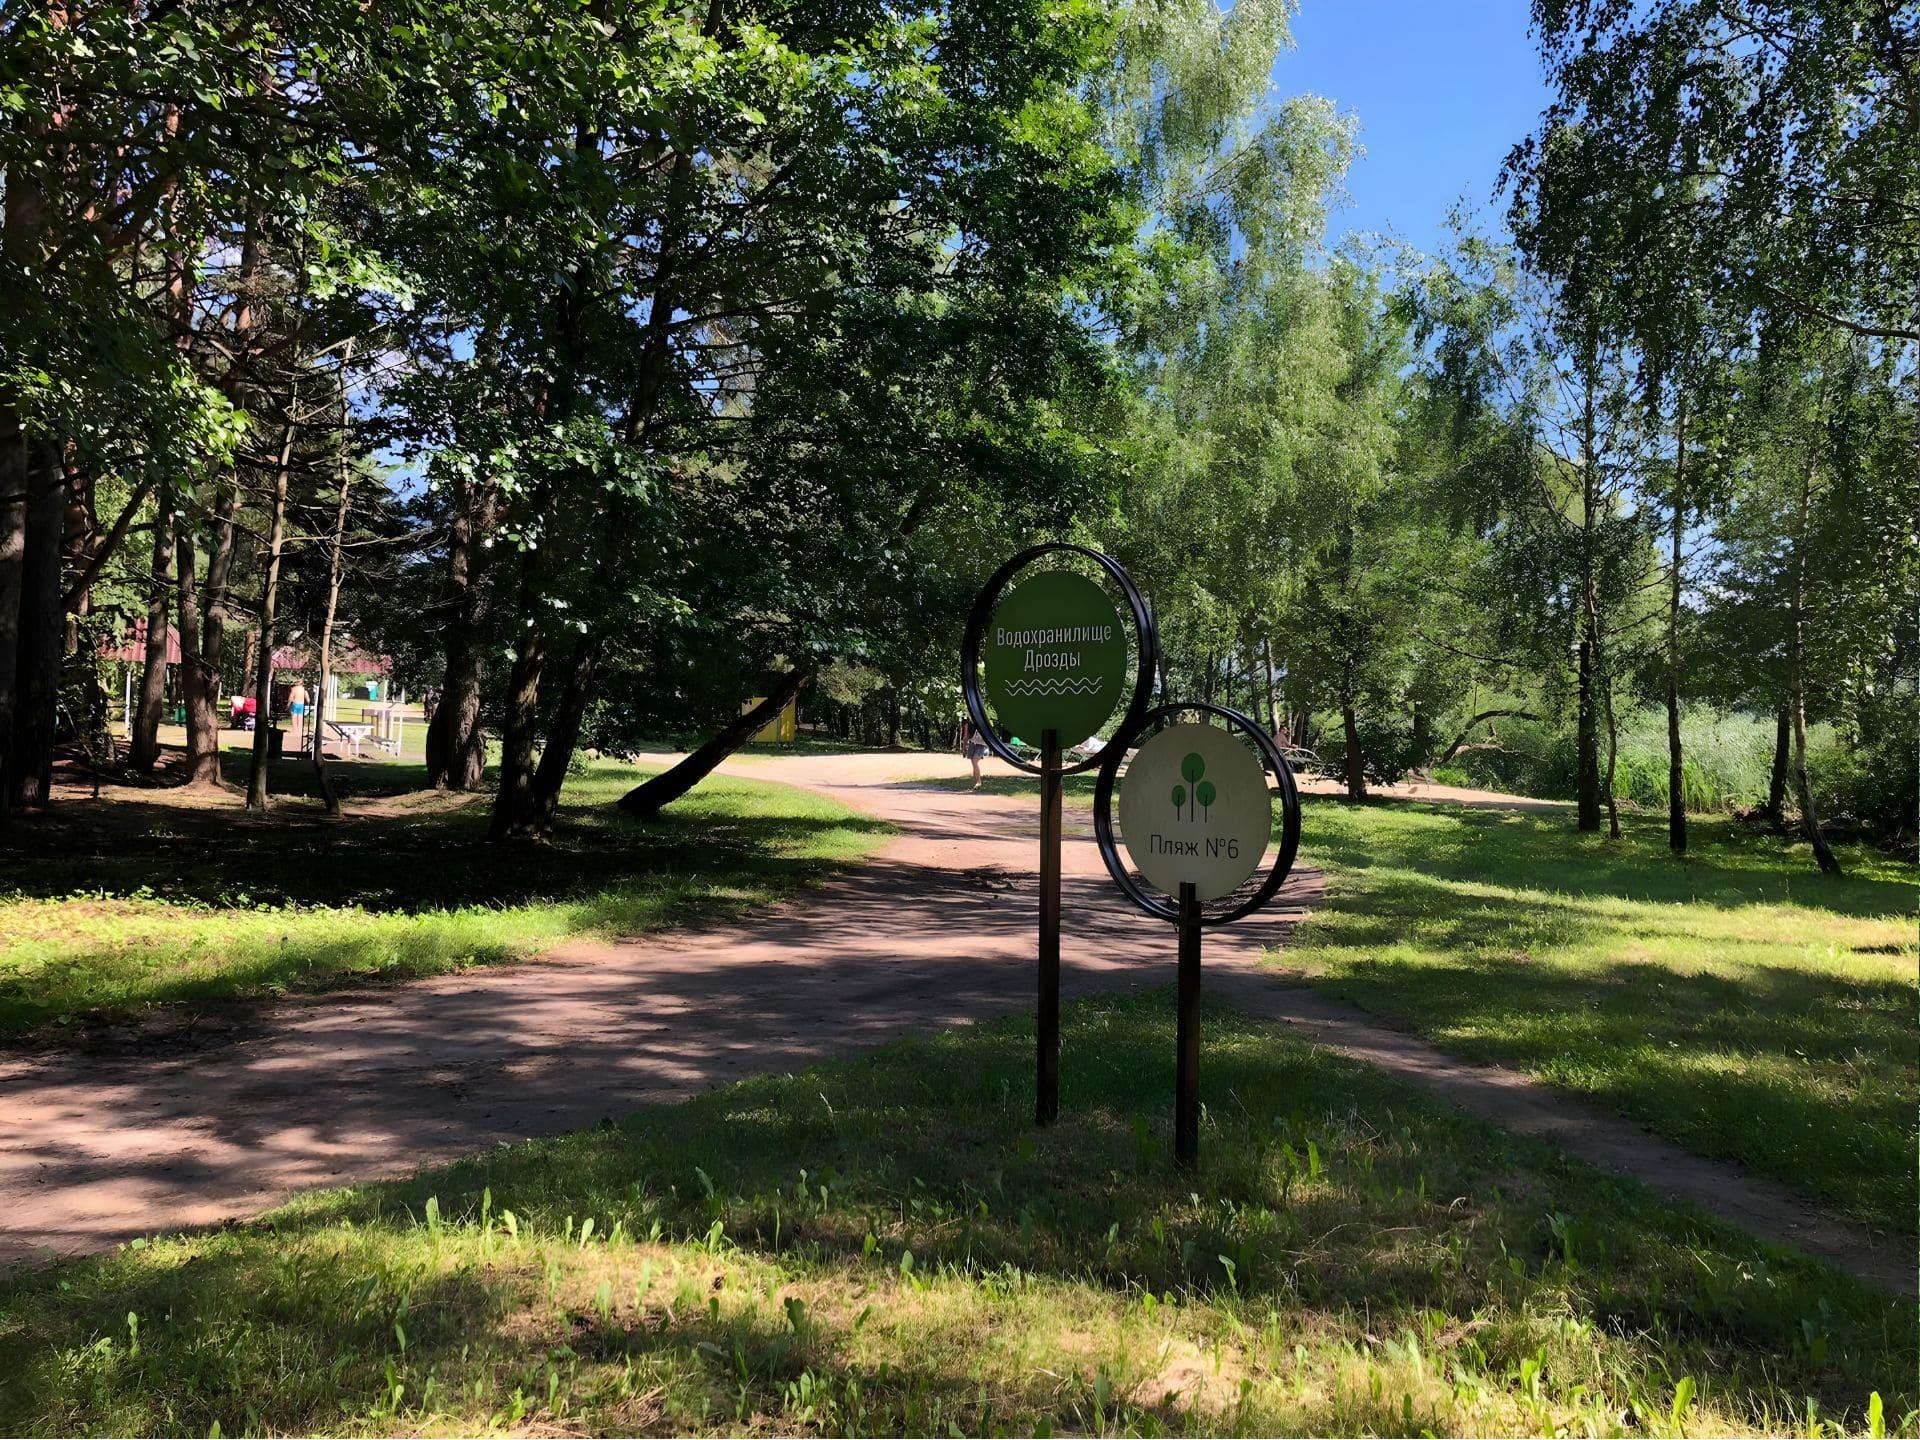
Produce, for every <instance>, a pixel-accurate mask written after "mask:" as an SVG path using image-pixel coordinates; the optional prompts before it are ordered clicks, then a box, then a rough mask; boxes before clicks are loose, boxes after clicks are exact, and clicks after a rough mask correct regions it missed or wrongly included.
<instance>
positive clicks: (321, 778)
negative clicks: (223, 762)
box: [307, 341, 353, 815]
mask: <svg viewBox="0 0 1920 1440" xmlns="http://www.w3.org/2000/svg"><path fill="white" fill-rule="evenodd" d="M352 356H353V344H352V342H351V341H349V342H348V344H347V352H346V356H345V357H344V358H343V359H342V361H341V365H340V439H339V446H338V448H337V449H336V451H335V452H334V462H335V465H336V467H337V468H338V470H339V473H340V498H339V503H338V504H337V505H336V506H335V508H334V515H333V543H332V544H331V545H330V546H329V547H328V549H327V609H326V613H325V615H324V616H323V617H322V619H321V621H320V673H319V675H318V676H317V677H316V680H315V684H314V687H313V708H312V709H311V711H309V718H308V722H307V723H308V725H309V727H310V728H311V731H312V738H313V778H314V781H315V783H316V784H318V785H319V787H320V800H321V803H322V804H324V805H325V806H326V807H327V814H329V815H338V814H339V813H340V796H339V793H338V792H337V791H335V790H334V788H333V776H332V775H331V774H329V773H328V771H327V743H326V728H327V727H326V718H327V685H328V681H329V679H330V677H331V675H332V672H333V619H334V616H335V614H336V613H338V611H339V609H340V579H341V552H342V551H343V549H344V548H345V545H346V538H347V497H348V495H349V494H350V493H351V492H352V489H353V466H352V465H350V464H349V463H348V461H347V364H348V362H349V361H351V359H352Z"/></svg>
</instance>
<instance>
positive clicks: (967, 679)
mask: <svg viewBox="0 0 1920 1440" xmlns="http://www.w3.org/2000/svg"><path fill="white" fill-rule="evenodd" d="M1059 554H1069V555H1079V556H1082V557H1083V558H1085V559H1088V560H1091V561H1093V563H1094V564H1096V565H1098V566H1099V567H1100V568H1101V570H1103V571H1104V572H1105V573H1106V575H1107V578H1108V579H1110V580H1111V581H1113V583H1114V584H1115V585H1117V586H1119V587H1120V593H1121V595H1122V596H1123V597H1125V599H1126V602H1127V608H1128V609H1129V610H1130V611H1132V612H1133V633H1134V638H1135V640H1136V641H1137V644H1136V645H1135V651H1136V653H1137V654H1138V656H1139V660H1138V663H1137V664H1136V665H1135V667H1134V677H1133V698H1132V699H1130V700H1128V701H1127V708H1126V710H1125V712H1124V713H1123V714H1122V715H1121V717H1120V725H1119V728H1118V729H1117V730H1115V732H1114V737H1115V739H1116V740H1118V738H1119V737H1120V736H1121V735H1123V734H1125V733H1126V732H1127V731H1128V730H1130V729H1131V728H1132V726H1133V723H1134V719H1135V717H1136V716H1139V715H1141V714H1142V712H1143V711H1145V709H1146V707H1147V702H1148V701H1149V700H1151V699H1152V698H1153V686H1154V682H1155V680H1156V679H1158V677H1159V674H1160V632H1159V630H1158V629H1157V628H1156V626H1155V625H1154V621H1153V607H1152V606H1150V605H1148V604H1147V601H1146V598H1145V597H1144V596H1143V595H1141V593H1140V590H1139V587H1138V586H1136V585H1135V584H1134V583H1133V577H1132V576H1130V575H1128V574H1127V572H1126V571H1125V570H1123V569H1122V568H1121V567H1120V562H1119V561H1117V560H1115V559H1114V558H1113V557H1112V556H1111V555H1102V554H1101V553H1100V552H1099V551H1098V550H1089V549H1088V548H1087V547H1086V546H1085V545H1071V544H1068V543H1067V542H1066V541H1064V540H1051V541H1048V542H1047V543H1046V544H1044V545H1035V546H1032V547H1030V548H1029V549H1026V550H1022V551H1021V552H1020V553H1019V554H1018V555H1016V556H1014V557H1013V558H1012V559H1011V560H1009V561H1007V563H1006V564H1004V565H1002V566H1001V567H1000V568H999V569H998V570H996V571H994V572H993V574H992V576H990V577H989V578H988V580H987V583H986V584H985V585H983V586H981V587H980V593H979V594H978V595H977V596H975V597H974V601H973V611H972V613H971V614H969V615H968V616H967V634H966V639H965V640H964V641H963V642H962V643H961V646H960V690H961V693H962V694H963V695H965V697H966V701H967V714H968V716H969V717H971V719H972V720H973V728H974V733H976V734H977V735H979V737H980V743H981V744H983V745H985V746H986V747H987V748H988V749H989V750H991V751H993V753H994V754H996V755H998V756H999V757H1000V758H1001V759H1002V760H1004V761H1006V762H1007V763H1008V764H1009V765H1011V766H1013V768H1014V769H1016V770H1021V771H1024V772H1025V773H1027V774H1029V775H1045V774H1047V773H1048V771H1047V769H1046V767H1045V766H1043V765H1035V764H1033V763H1032V762H1031V761H1027V760H1022V759H1021V758H1020V756H1019V755H1018V754H1017V753H1016V752H1015V751H1014V748H1013V747H1012V746H1011V745H1009V744H1007V742H1006V741H1004V740H1002V739H1001V738H1000V737H999V736H998V735H997V734H995V733H994V729H993V726H992V724H990V723H989V722H988V720H987V704H986V699H985V697H984V696H983V695H982V694H981V693H980V642H981V641H982V640H984V639H986V635H987V626H988V625H989V624H991V623H992V621H993V607H994V606H995V605H997V604H999V602H1000V592H1001V591H1003V590H1005V589H1006V588H1007V582H1008V581H1009V580H1011V579H1013V577H1014V576H1015V575H1018V574H1019V573H1020V572H1021V571H1022V570H1024V569H1026V568H1027V567H1028V566H1029V565H1031V564H1033V562H1034V561H1036V560H1038V559H1040V558H1041V557H1043V556H1046V555H1059ZM1102 753H1104V752H1102ZM1099 763H1100V756H1099V755H1089V756H1088V757H1087V758H1086V759H1085V760H1082V761H1081V762H1080V763H1079V764H1077V765H1063V766H1061V767H1060V768H1059V769H1058V770H1055V771H1053V772H1052V773H1053V774H1055V775H1078V774H1080V773H1081V772H1082V771H1085V770H1091V769H1093V767H1094V766H1096V765H1098V764H1099Z"/></svg>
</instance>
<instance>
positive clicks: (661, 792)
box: [620, 669, 807, 819]
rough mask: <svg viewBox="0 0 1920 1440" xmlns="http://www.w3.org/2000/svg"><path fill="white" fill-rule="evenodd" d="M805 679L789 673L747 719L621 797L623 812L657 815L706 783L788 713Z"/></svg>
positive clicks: (734, 722) (741, 718)
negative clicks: (722, 764) (716, 769)
mask: <svg viewBox="0 0 1920 1440" xmlns="http://www.w3.org/2000/svg"><path fill="white" fill-rule="evenodd" d="M806 678H807V677H806V674H805V672H804V671H802V670H798V669H795V670H789V671H788V672H787V673H786V674H785V675H782V676H781V677H780V678H779V679H778V680H776V681H775V682H774V684H773V688H772V689H771V690H770V691H769V692H768V694H767V698H766V699H764V700H762V701H761V702H760V703H759V704H758V705H755V706H754V707H753V708H752V709H751V710H748V711H747V712H746V713H745V714H744V715H740V716H737V717H736V718H735V719H734V720H732V721H731V722H730V723H729V724H728V725H727V726H726V727H725V728H724V729H723V730H721V732H720V733H719V734H718V735H715V736H714V737H713V738H712V739H711V740H709V741H707V743H706V744H704V745H702V746H701V747H700V748H699V749H698V750H695V751H694V752H693V753H692V754H691V755H689V756H687V758H686V759H684V760H682V761H680V762H679V763H678V764H676V765H673V766H671V767H669V768H668V769H666V770H663V771H661V772H660V773H659V774H658V775H655V776H653V777H652V778H650V779H647V780H643V781H641V782H640V783H639V784H638V785H636V786H634V787H633V789H631V790H629V791H628V792H627V793H626V794H625V795H622V796H621V797H620V808H621V809H622V810H625V811H626V812H627V813H628V814H629V815H638V816H640V817H641V818H642V819H646V818H649V817H651V816H653V815H657V814H658V813H659V812H660V810H661V808H662V807H664V806H667V805H671V804H672V803H673V802H674V801H675V800H678V799H679V798H680V797H681V796H682V795H684V794H686V793H687V792H688V791H689V790H691V789H692V788H693V787H694V786H696V785H698V784H699V783H700V782H701V781H702V780H704V779H706V778H707V776H708V775H710V774H712V773H713V770H714V767H715V766H717V765H718V764H719V763H720V762H721V761H722V760H725V759H726V758H727V757H728V756H729V755H731V754H733V752H734V751H736V750H738V749H739V748H740V747H741V746H742V745H744V744H746V743H747V741H748V740H750V739H752V738H753V736H754V734H755V733H756V732H757V731H758V730H759V729H760V727H761V726H763V725H765V724H766V723H767V722H768V721H769V720H771V719H773V717H774V716H776V715H778V714H779V713H780V712H781V711H782V710H784V709H786V706H787V702H788V701H789V700H791V699H793V697H794V696H796V695H798V694H799V693H800V687H801V685H802V684H804V683H805V681H806Z"/></svg>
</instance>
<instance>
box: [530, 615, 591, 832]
mask: <svg viewBox="0 0 1920 1440" xmlns="http://www.w3.org/2000/svg"><path fill="white" fill-rule="evenodd" d="M600 651H601V642H600V641H599V640H598V639H597V638H595V637H593V636H588V635H583V636H581V638H580V643H579V644H578V645H577V646H575V647H574V651H573V660H572V663H571V664H570V665H569V666H568V667H567V685H566V689H564V690H563V691H561V693H560V704H559V705H558V706H557V707H556V708H555V710H554V712H553V720H552V723H550V724H549V725H548V726H547V743H546V745H545V747H544V748H543V749H542V750H541V751H540V768H539V769H538V770H536V771H534V774H533V822H532V823H533V828H534V831H535V833H537V834H538V835H540V836H542V837H545V836H547V835H549V834H551V833H552V831H553V817H554V815H555V814H556V813H557V812H558V811H559V809H560V787H561V786H562V785H564V784H566V781H567V767H568V766H569V765H570V764H572V763H573V751H574V747H575V746H576V745H578V744H579V743H580V722H581V721H582V720H584V719H585V718H586V714H587V703H588V702H589V701H590V700H591V699H592V698H593V682H594V677H595V674H596V672H597V671H598V669H599V665H600Z"/></svg>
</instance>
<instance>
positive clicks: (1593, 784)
mask: <svg viewBox="0 0 1920 1440" xmlns="http://www.w3.org/2000/svg"><path fill="white" fill-rule="evenodd" d="M1594 688H1595V687H1594V675H1593V647H1592V645H1591V644H1590V643H1589V642H1588V641H1587V640H1584V639H1583V640H1581V642H1580V675H1579V713H1578V717H1577V720H1576V735H1575V743H1576V763H1577V764H1578V767H1579V775H1578V781H1577V783H1578V786H1579V789H1578V791H1577V794H1578V796H1579V819H1578V822H1577V824H1578V827H1579V828H1580V829H1581V830H1598V829H1599V828H1600V726H1599V717H1598V716H1597V715H1596V714H1595V713H1594V712H1595V710H1596V708H1597V706H1596V705H1595V702H1594Z"/></svg>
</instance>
